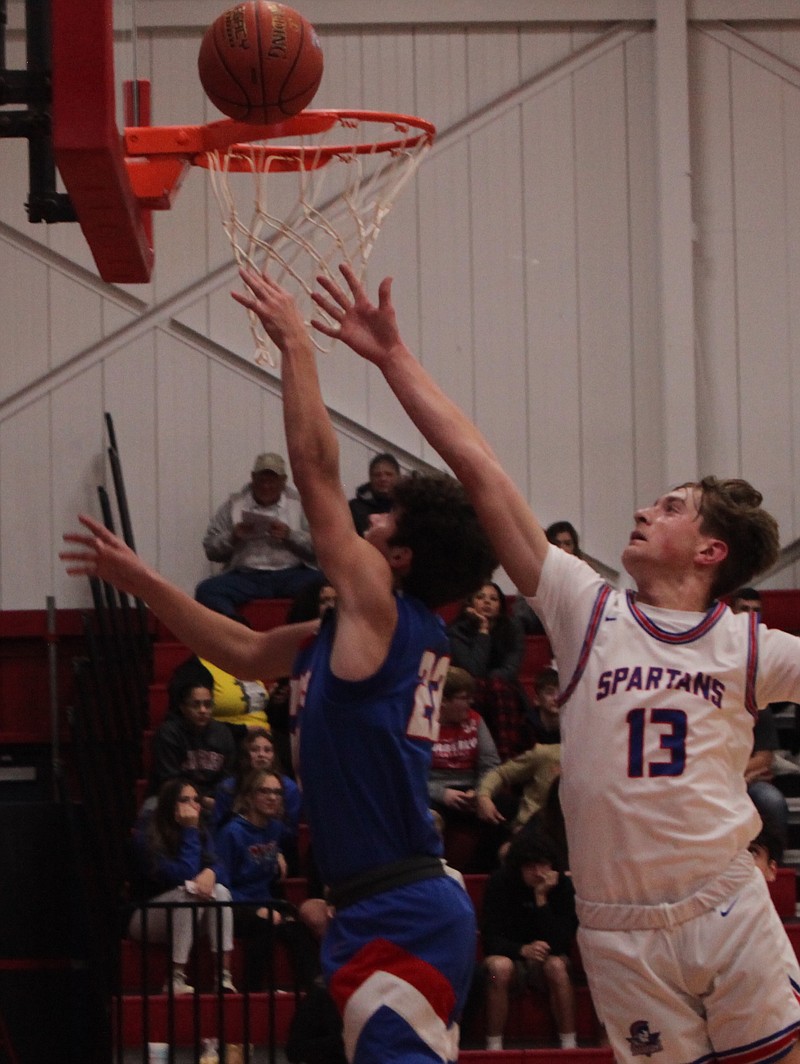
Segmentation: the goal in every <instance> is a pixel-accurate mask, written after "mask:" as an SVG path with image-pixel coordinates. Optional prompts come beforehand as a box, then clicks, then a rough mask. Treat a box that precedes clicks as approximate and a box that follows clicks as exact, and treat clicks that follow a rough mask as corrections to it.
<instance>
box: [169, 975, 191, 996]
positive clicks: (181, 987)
mask: <svg viewBox="0 0 800 1064" xmlns="http://www.w3.org/2000/svg"><path fill="white" fill-rule="evenodd" d="M164 993H165V994H168V993H169V983H165V984H164ZM172 993H173V994H175V995H178V994H193V993H194V987H193V986H189V984H188V983H187V982H186V974H185V972H180V971H178V972H173V973H172Z"/></svg>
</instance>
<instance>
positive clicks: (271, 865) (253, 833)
mask: <svg viewBox="0 0 800 1064" xmlns="http://www.w3.org/2000/svg"><path fill="white" fill-rule="evenodd" d="M285 837H286V825H285V824H284V823H283V822H282V821H280V820H270V821H268V822H267V823H266V824H265V825H264V827H257V826H256V825H255V824H252V823H251V822H250V821H249V820H246V819H245V818H244V817H243V816H239V815H237V816H234V817H233V819H232V820H229V821H228V823H227V824H225V825H224V827H222V828H221V829H220V832H219V834H218V835H217V839H216V842H217V851H218V853H219V857H220V860H221V861H222V862H223V863H224V865H225V867H226V869H227V876H226V879H225V882H226V884H227V886H228V888H229V889H230V892H231V894H232V896H233V900H234V901H249V902H252V903H253V904H254V905H264V904H266V902H267V901H269V900H271V899H274V898H275V893H274V887H275V885H276V883H277V881H278V879H279V878H280V874H281V873H280V867H279V865H278V854H279V853H281V852H282V850H283V840H284V839H285Z"/></svg>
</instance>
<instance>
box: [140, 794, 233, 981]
mask: <svg viewBox="0 0 800 1064" xmlns="http://www.w3.org/2000/svg"><path fill="white" fill-rule="evenodd" d="M134 853H135V856H136V865H137V872H138V877H139V878H138V891H137V893H138V894H139V900H140V901H141V902H147V901H149V902H150V903H151V904H153V905H154V907H153V908H150V907H149V906H146V905H145V906H143V907H142V908H139V909H137V910H136V911H135V912H134V914H133V916H132V917H131V921H130V926H129V930H128V933H129V935H130V936H131V938H134V939H136V940H137V941H141V940H145V941H147V942H168V936H169V928H170V923H169V919H168V916H167V910H166V909H163V908H159V907H158V905H157V904H155V903H158V902H193V903H194V902H196V903H197V914H198V922H199V924H200V926H202V925H205V927H206V929H207V933H208V936H209V939H210V941H211V949H212V951H213V952H215V953H216V952H217V951H218V950H219V946H220V944H219V927H220V925H219V923H218V917H217V910H216V909H213V908H208V907H206V906H205V905H204V904H203V902H206V901H210V900H213V901H218V902H226V901H227V902H229V901H230V900H231V895H230V891H229V890H228V888H227V887H226V886H225V885H224V884H225V879H226V875H225V868H224V866H223V865H222V864H221V862H220V861H219V860H218V858H217V856H216V855H215V853H214V850H213V847H212V844H211V839H210V837H209V836H208V834H207V832H206V830H205V828H204V827H203V826H202V824H201V822H200V796H199V794H198V791H197V788H196V787H195V786H194V785H193V784H192V783H191V782H190V781H189V780H187V779H181V778H180V777H179V778H176V779H170V780H168V781H167V782H166V783H165V784H164V785H163V786H162V788H161V790H160V791H159V794H158V801H157V804H156V807H155V810H152V811H148V812H146V813H144V814H143V815H142V817H141V818H140V821H139V823H138V825H137V828H136V830H135V832H134ZM193 919H194V916H193V912H192V910H191V909H184V908H176V909H174V910H173V911H172V967H171V974H170V980H169V981H170V982H171V984H172V991H173V993H175V994H191V993H193V992H194V987H191V986H189V985H188V983H187V982H186V962H187V961H188V959H189V952H190V950H191V948H192V927H193ZM221 929H222V952H223V967H222V977H221V980H220V987H221V989H222V990H224V991H229V992H233V991H234V990H235V988H234V986H233V983H232V981H231V974H230V956H231V951H232V949H233V930H232V929H233V921H232V917H231V911H230V908H223V909H222V912H221ZM166 990H167V987H165V991H166Z"/></svg>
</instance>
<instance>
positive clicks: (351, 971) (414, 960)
mask: <svg viewBox="0 0 800 1064" xmlns="http://www.w3.org/2000/svg"><path fill="white" fill-rule="evenodd" d="M375 972H389V973H390V974H391V975H393V976H395V977H396V978H397V979H402V980H403V982H405V983H408V984H409V985H410V986H412V987H413V988H414V989H415V990H417V991H418V992H419V993H420V994H421V995H422V996H423V997H424V998H425V999H426V1000H427V1001H428V1002H429V1004H430V1006H431V1008H432V1009H433V1010H434V1012H435V1013H436V1015H437V1016H438V1017H439V1019H440V1020H441V1021H442V1023H444V1024H445V1025H447V1024H448V1023H449V1022H450V1017H451V1016H452V1014H453V1009H454V1008H455V1003H456V999H455V993H454V991H453V987H452V984H451V983H450V981H449V979H447V978H446V977H445V976H444V975H442V973H441V972H440V971H439V970H438V968H434V966H433V965H432V964H429V963H428V962H427V961H424V960H422V958H421V957H418V956H416V955H415V954H413V953H409V952H408V950H405V949H402V948H401V947H400V946H397V945H395V943H394V942H389V941H388V939H385V938H376V939H373V940H372V941H371V942H368V943H367V944H366V945H365V946H362V947H361V949H360V950H359V951H358V952H357V953H355V954H353V956H352V957H351V958H350V960H349V961H347V963H346V964H344V965H342V967H341V968H340V969H339V970H338V971H337V972H336V973H335V974H334V975H333V977H332V979H331V981H330V985H329V987H328V990H329V991H330V994H331V997H332V998H333V1000H334V1001H335V1002H336V1005H337V1007H338V1009H339V1012H340V1013H341V1014H342V1015H344V1010H345V1008H346V1006H347V1002H348V1001H349V1000H350V997H351V996H352V995H353V994H354V993H355V992H356V990H358V988H359V987H360V986H361V985H362V984H363V983H364V982H366V980H367V979H369V977H370V976H371V975H373V974H374V973H375Z"/></svg>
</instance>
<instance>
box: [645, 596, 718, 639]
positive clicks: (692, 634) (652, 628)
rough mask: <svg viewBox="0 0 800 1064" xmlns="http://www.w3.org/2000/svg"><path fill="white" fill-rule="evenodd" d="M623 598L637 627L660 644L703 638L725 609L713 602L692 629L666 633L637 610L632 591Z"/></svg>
mask: <svg viewBox="0 0 800 1064" xmlns="http://www.w3.org/2000/svg"><path fill="white" fill-rule="evenodd" d="M625 597H626V599H627V601H628V607H629V609H630V611H631V613H632V614H633V618H634V620H635V621H636V623H637V624H638V625H639V627H640V628H643V629H644V630H645V632H647V634H648V635H650V636H652V637H653V639H657V640H658V641H659V642H660V643H671V644H673V645H678V644H681V643H693V642H694V641H695V640H696V639H699V638H700V637H701V636H704V635H705V634H706V633H707V632H710V631H711V629H712V628H713V627H714V625H715V624H716V623H717V621H718V620H719V619H720V617H721V616H722V615H723V613H724V612H725V610H726V609H727V606H725V605H724V603H722V602H715V603H713V604H712V605H711V606H710V607H709V609H708V611H707V612H706V615H705V617H703V619H702V621H700V623H699V624H696V625H695V626H694V628H688V629H687V630H686V631H685V632H668V631H666V629H664V628H659V626H658V625H657V624H656V623H655V622H654V621H651V620H650V618H649V617H648V616H647V614H646V613H643V612H642V610H640V609H639V607H638V606H637V605H636V593H635V592H634V591H628V592H626V596H625Z"/></svg>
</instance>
